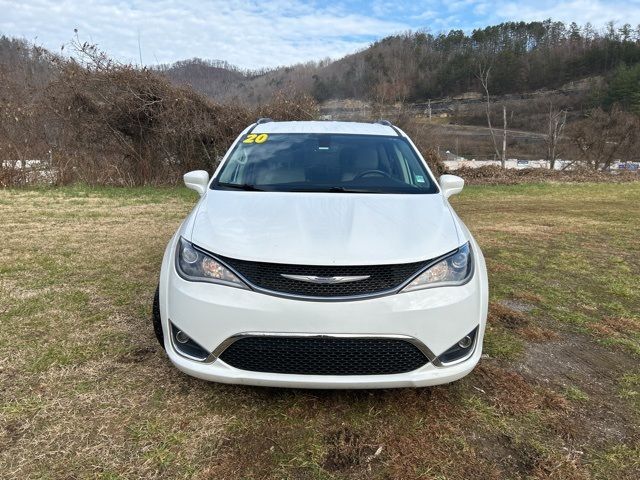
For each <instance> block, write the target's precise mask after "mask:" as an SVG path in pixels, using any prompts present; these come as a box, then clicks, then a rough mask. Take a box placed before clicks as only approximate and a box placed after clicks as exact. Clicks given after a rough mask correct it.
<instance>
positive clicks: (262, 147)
mask: <svg viewBox="0 0 640 480" xmlns="http://www.w3.org/2000/svg"><path fill="white" fill-rule="evenodd" d="M211 188H213V189H220V190H223V189H240V190H256V191H262V190H264V191H275V192H344V193H436V192H437V187H436V186H435V184H434V182H433V181H432V180H431V177H430V176H429V174H428V173H427V171H426V168H425V167H424V165H423V164H422V161H421V160H420V159H419V158H418V156H417V154H416V153H415V151H414V150H413V148H412V147H411V146H410V145H409V143H408V142H407V140H406V139H404V138H402V137H389V136H374V135H331V134H265V133H262V134H248V135H246V136H245V138H244V139H243V140H241V141H240V142H239V143H238V144H237V145H236V147H235V148H234V150H233V152H232V153H231V156H230V157H229V159H228V160H227V162H226V163H225V164H224V166H223V168H222V170H221V171H220V174H219V175H218V177H217V178H216V180H215V181H214V182H212V184H211Z"/></svg>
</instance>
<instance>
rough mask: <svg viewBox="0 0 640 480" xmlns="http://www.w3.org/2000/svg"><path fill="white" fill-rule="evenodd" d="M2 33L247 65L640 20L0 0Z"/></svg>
mask: <svg viewBox="0 0 640 480" xmlns="http://www.w3.org/2000/svg"><path fill="white" fill-rule="evenodd" d="M0 12H2V13H1V14H0V33H4V34H8V35H13V36H20V37H24V38H26V39H28V40H32V41H33V40H35V41H36V43H39V44H41V45H43V46H45V47H47V48H50V49H53V50H58V49H59V48H60V46H61V45H62V44H63V43H67V42H68V41H69V40H70V39H71V38H72V36H73V29H74V28H78V30H79V34H80V38H81V40H87V41H90V42H93V43H97V44H98V45H99V47H100V48H101V49H103V50H105V51H106V52H107V53H109V54H110V55H112V56H114V57H116V58H118V59H120V60H123V61H132V62H137V61H138V37H139V38H140V43H141V48H142V56H143V61H144V63H145V64H154V63H158V62H160V63H168V62H173V61H175V60H179V59H184V58H189V57H195V56H197V57H202V58H209V59H220V60H226V61H228V62H230V63H233V64H236V65H238V66H240V67H244V68H260V67H269V66H276V65H286V64H292V63H297V62H304V61H308V60H317V59H320V58H326V57H332V58H336V57H340V56H343V55H346V54H348V53H351V52H353V51H355V50H358V49H360V48H363V47H365V46H366V45H367V44H368V43H370V42H372V41H373V40H376V39H379V38H381V37H384V36H386V35H390V34H392V33H398V32H402V31H405V30H408V29H410V28H413V29H419V28H428V29H429V30H430V31H432V32H438V31H445V32H446V31H448V30H450V29H464V30H467V31H469V30H471V29H473V28H478V27H483V26H487V25H492V24H496V23H500V22H502V21H507V20H526V21H530V20H544V19H546V18H553V19H554V20H561V21H564V22H566V23H569V22H571V21H576V22H578V23H580V24H584V23H586V22H591V23H593V24H594V25H595V26H603V25H604V24H605V22H607V21H609V20H614V21H617V22H618V24H619V25H620V24H622V23H626V22H628V23H631V24H632V25H633V26H636V25H638V24H640V0H627V1H626V2H620V1H613V0H611V1H607V0H567V1H565V0H556V1H554V0H535V1H534V0H526V1H516V0H496V1H494V2H488V1H487V0H447V1H445V0H372V1H365V0H339V1H338V2H334V1H332V2H323V1H321V0H270V1H258V0H233V1H230V0H190V1H184V0H183V1H181V0H29V1H21V0H0Z"/></svg>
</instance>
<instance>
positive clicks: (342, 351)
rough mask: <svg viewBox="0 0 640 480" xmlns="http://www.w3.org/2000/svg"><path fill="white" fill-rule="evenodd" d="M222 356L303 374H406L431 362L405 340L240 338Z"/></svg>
mask: <svg viewBox="0 0 640 480" xmlns="http://www.w3.org/2000/svg"><path fill="white" fill-rule="evenodd" d="M220 359H221V360H222V361H224V362H225V363H227V364H228V365H230V366H232V367H235V368H239V369H241V370H250V371H253V372H266V373H288V374H300V375H385V374H394V373H406V372H411V371H412V370H416V369H417V368H420V367H422V366H423V365H425V364H426V363H427V362H428V361H429V360H428V359H427V357H426V356H425V355H424V354H423V353H422V352H421V351H420V350H419V349H418V347H416V346H415V345H414V344H412V343H410V342H408V341H406V340H402V339H395V338H366V337H361V338H343V337H286V336H264V337H263V336H256V337H246V338H241V339H239V340H237V341H236V342H234V343H232V344H231V345H230V346H229V347H227V349H226V350H225V351H224V352H222V354H221V355H220Z"/></svg>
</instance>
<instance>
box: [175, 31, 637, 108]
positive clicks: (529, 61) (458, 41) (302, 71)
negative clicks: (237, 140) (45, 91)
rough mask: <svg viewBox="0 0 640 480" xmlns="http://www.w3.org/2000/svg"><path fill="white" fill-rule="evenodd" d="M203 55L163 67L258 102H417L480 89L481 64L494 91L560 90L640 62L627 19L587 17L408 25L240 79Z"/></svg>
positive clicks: (224, 95) (224, 94)
mask: <svg viewBox="0 0 640 480" xmlns="http://www.w3.org/2000/svg"><path fill="white" fill-rule="evenodd" d="M201 62H202V61H201V60H197V59H196V60H192V61H186V62H179V63H178V64H175V65H173V66H170V67H168V68H167V69H166V70H165V73H166V74H167V75H168V76H169V78H172V79H173V80H174V81H177V82H180V83H190V84H191V85H192V86H193V87H194V88H196V89H200V90H201V91H202V92H203V93H207V94H210V95H213V96H214V97H215V98H216V99H217V100H231V99H243V100H245V101H249V102H257V103H259V102H261V101H264V100H266V99H268V98H270V97H271V96H272V95H273V94H274V92H276V91H278V90H288V91H291V90H296V91H300V92H305V93H310V94H312V95H313V96H314V97H315V98H316V99H317V100H319V101H326V100H330V99H344V98H354V99H364V100H370V101H376V102H380V103H392V102H396V101H410V102H416V101H425V100H427V99H433V98H442V97H449V96H455V95H460V94H463V93H465V92H469V91H475V92H480V91H481V85H480V82H479V80H478V73H479V71H480V70H483V71H485V72H486V71H487V70H488V71H490V80H491V81H490V83H491V93H492V94H512V93H525V92H533V91H536V90H540V89H556V88H558V87H560V86H562V85H564V84H567V83H568V82H573V81H577V80H580V79H583V78H587V77H592V76H598V75H607V74H608V73H610V72H612V71H614V70H615V69H616V68H618V67H619V66H621V65H628V66H631V65H635V64H638V63H640V30H638V29H635V30H634V29H632V28H631V27H630V26H629V25H623V26H622V27H620V28H615V26H614V24H613V23H610V24H609V25H608V26H607V27H606V28H605V29H604V30H601V31H600V30H596V29H594V28H593V27H592V26H591V25H589V24H587V25H584V26H578V25H577V24H575V23H571V24H570V25H565V24H564V23H562V22H553V21H551V20H546V21H544V22H528V23H526V22H506V23H501V24H499V25H494V26H489V27H486V28H482V29H477V30H474V31H473V32H471V33H465V32H464V31H462V30H451V31H450V32H448V33H440V34H432V33H428V32H423V31H419V32H407V33H403V34H399V35H394V36H390V37H386V38H383V39H381V40H379V41H377V42H375V43H373V44H372V45H370V46H369V47H368V48H366V49H364V50H362V51H359V52H355V53H353V54H351V55H348V56H346V57H344V58H341V59H339V60H335V61H329V60H323V61H319V62H311V63H307V64H303V65H293V66H289V67H282V68H276V69H273V70H269V71H262V72H239V71H238V70H237V69H233V68H232V69H231V70H230V74H233V75H235V77H234V80H235V82H229V81H228V79H226V78H223V76H222V75H221V74H220V72H219V71H218V70H217V69H215V71H212V72H211V73H210V74H208V73H207V71H206V70H205V71H202V72H200V67H201ZM187 67H189V68H192V69H193V70H194V71H195V72H198V73H196V74H194V78H193V80H189V79H187V78H185V77H184V76H181V75H178V74H177V73H176V72H179V71H184V70H185V69H186V68H187ZM201 73H202V74H203V75H204V77H203V76H200V75H201ZM202 85H206V86H202Z"/></svg>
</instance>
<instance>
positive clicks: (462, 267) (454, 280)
mask: <svg viewBox="0 0 640 480" xmlns="http://www.w3.org/2000/svg"><path fill="white" fill-rule="evenodd" d="M472 273H473V257H472V255H471V248H470V247H469V243H465V244H464V245H463V246H461V247H460V248H459V249H458V250H456V251H455V252H453V253H452V254H451V255H449V256H448V257H446V258H443V259H442V260H440V261H439V262H438V263H436V264H435V265H431V266H430V267H429V268H427V269H426V270H425V271H424V272H422V273H421V274H419V275H418V276H417V277H416V278H414V279H413V280H412V281H411V282H410V283H409V284H408V285H407V286H406V287H404V288H403V289H402V291H403V292H410V291H412V290H420V289H421V288H431V287H444V286H449V285H462V284H463V283H466V282H467V281H468V280H469V278H470V277H471V274H472Z"/></svg>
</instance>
